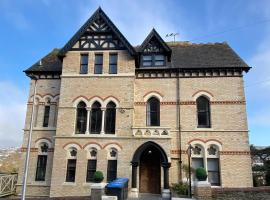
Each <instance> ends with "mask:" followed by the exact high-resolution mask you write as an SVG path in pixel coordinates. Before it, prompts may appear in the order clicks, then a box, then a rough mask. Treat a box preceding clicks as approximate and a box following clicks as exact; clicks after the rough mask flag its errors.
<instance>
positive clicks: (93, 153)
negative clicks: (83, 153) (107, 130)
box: [86, 147, 97, 182]
mask: <svg viewBox="0 0 270 200" xmlns="http://www.w3.org/2000/svg"><path fill="white" fill-rule="evenodd" d="M88 153H89V156H88V157H89V159H88V163H87V175H86V182H93V181H94V174H95V172H96V170H97V149H96V148H94V147H92V148H91V149H89V152H88Z"/></svg>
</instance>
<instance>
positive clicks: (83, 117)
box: [76, 102, 87, 134]
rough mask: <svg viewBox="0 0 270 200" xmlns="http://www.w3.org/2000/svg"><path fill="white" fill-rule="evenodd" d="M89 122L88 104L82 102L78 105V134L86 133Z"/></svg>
mask: <svg viewBox="0 0 270 200" xmlns="http://www.w3.org/2000/svg"><path fill="white" fill-rule="evenodd" d="M86 124H87V110H86V104H85V103H84V102H80V103H79V104H78V106H77V122H76V134H84V133H85V131H86Z"/></svg>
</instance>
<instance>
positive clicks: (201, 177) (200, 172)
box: [196, 167, 207, 181]
mask: <svg viewBox="0 0 270 200" xmlns="http://www.w3.org/2000/svg"><path fill="white" fill-rule="evenodd" d="M196 177H197V179H198V180H199V181H205V180H206V179H207V173H206V171H205V169H204V168H203V167H199V168H197V169H196Z"/></svg>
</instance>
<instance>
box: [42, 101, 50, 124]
mask: <svg viewBox="0 0 270 200" xmlns="http://www.w3.org/2000/svg"><path fill="white" fill-rule="evenodd" d="M50 109H51V100H50V99H49V98H47V99H46V102H45V107H44V116H43V127H48V126H49V118H50Z"/></svg>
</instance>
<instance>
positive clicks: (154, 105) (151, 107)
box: [146, 97, 160, 126]
mask: <svg viewBox="0 0 270 200" xmlns="http://www.w3.org/2000/svg"><path fill="white" fill-rule="evenodd" d="M146 124H147V126H160V102H159V100H158V99H157V98H156V97H151V98H150V99H148V101H147V105H146Z"/></svg>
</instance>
